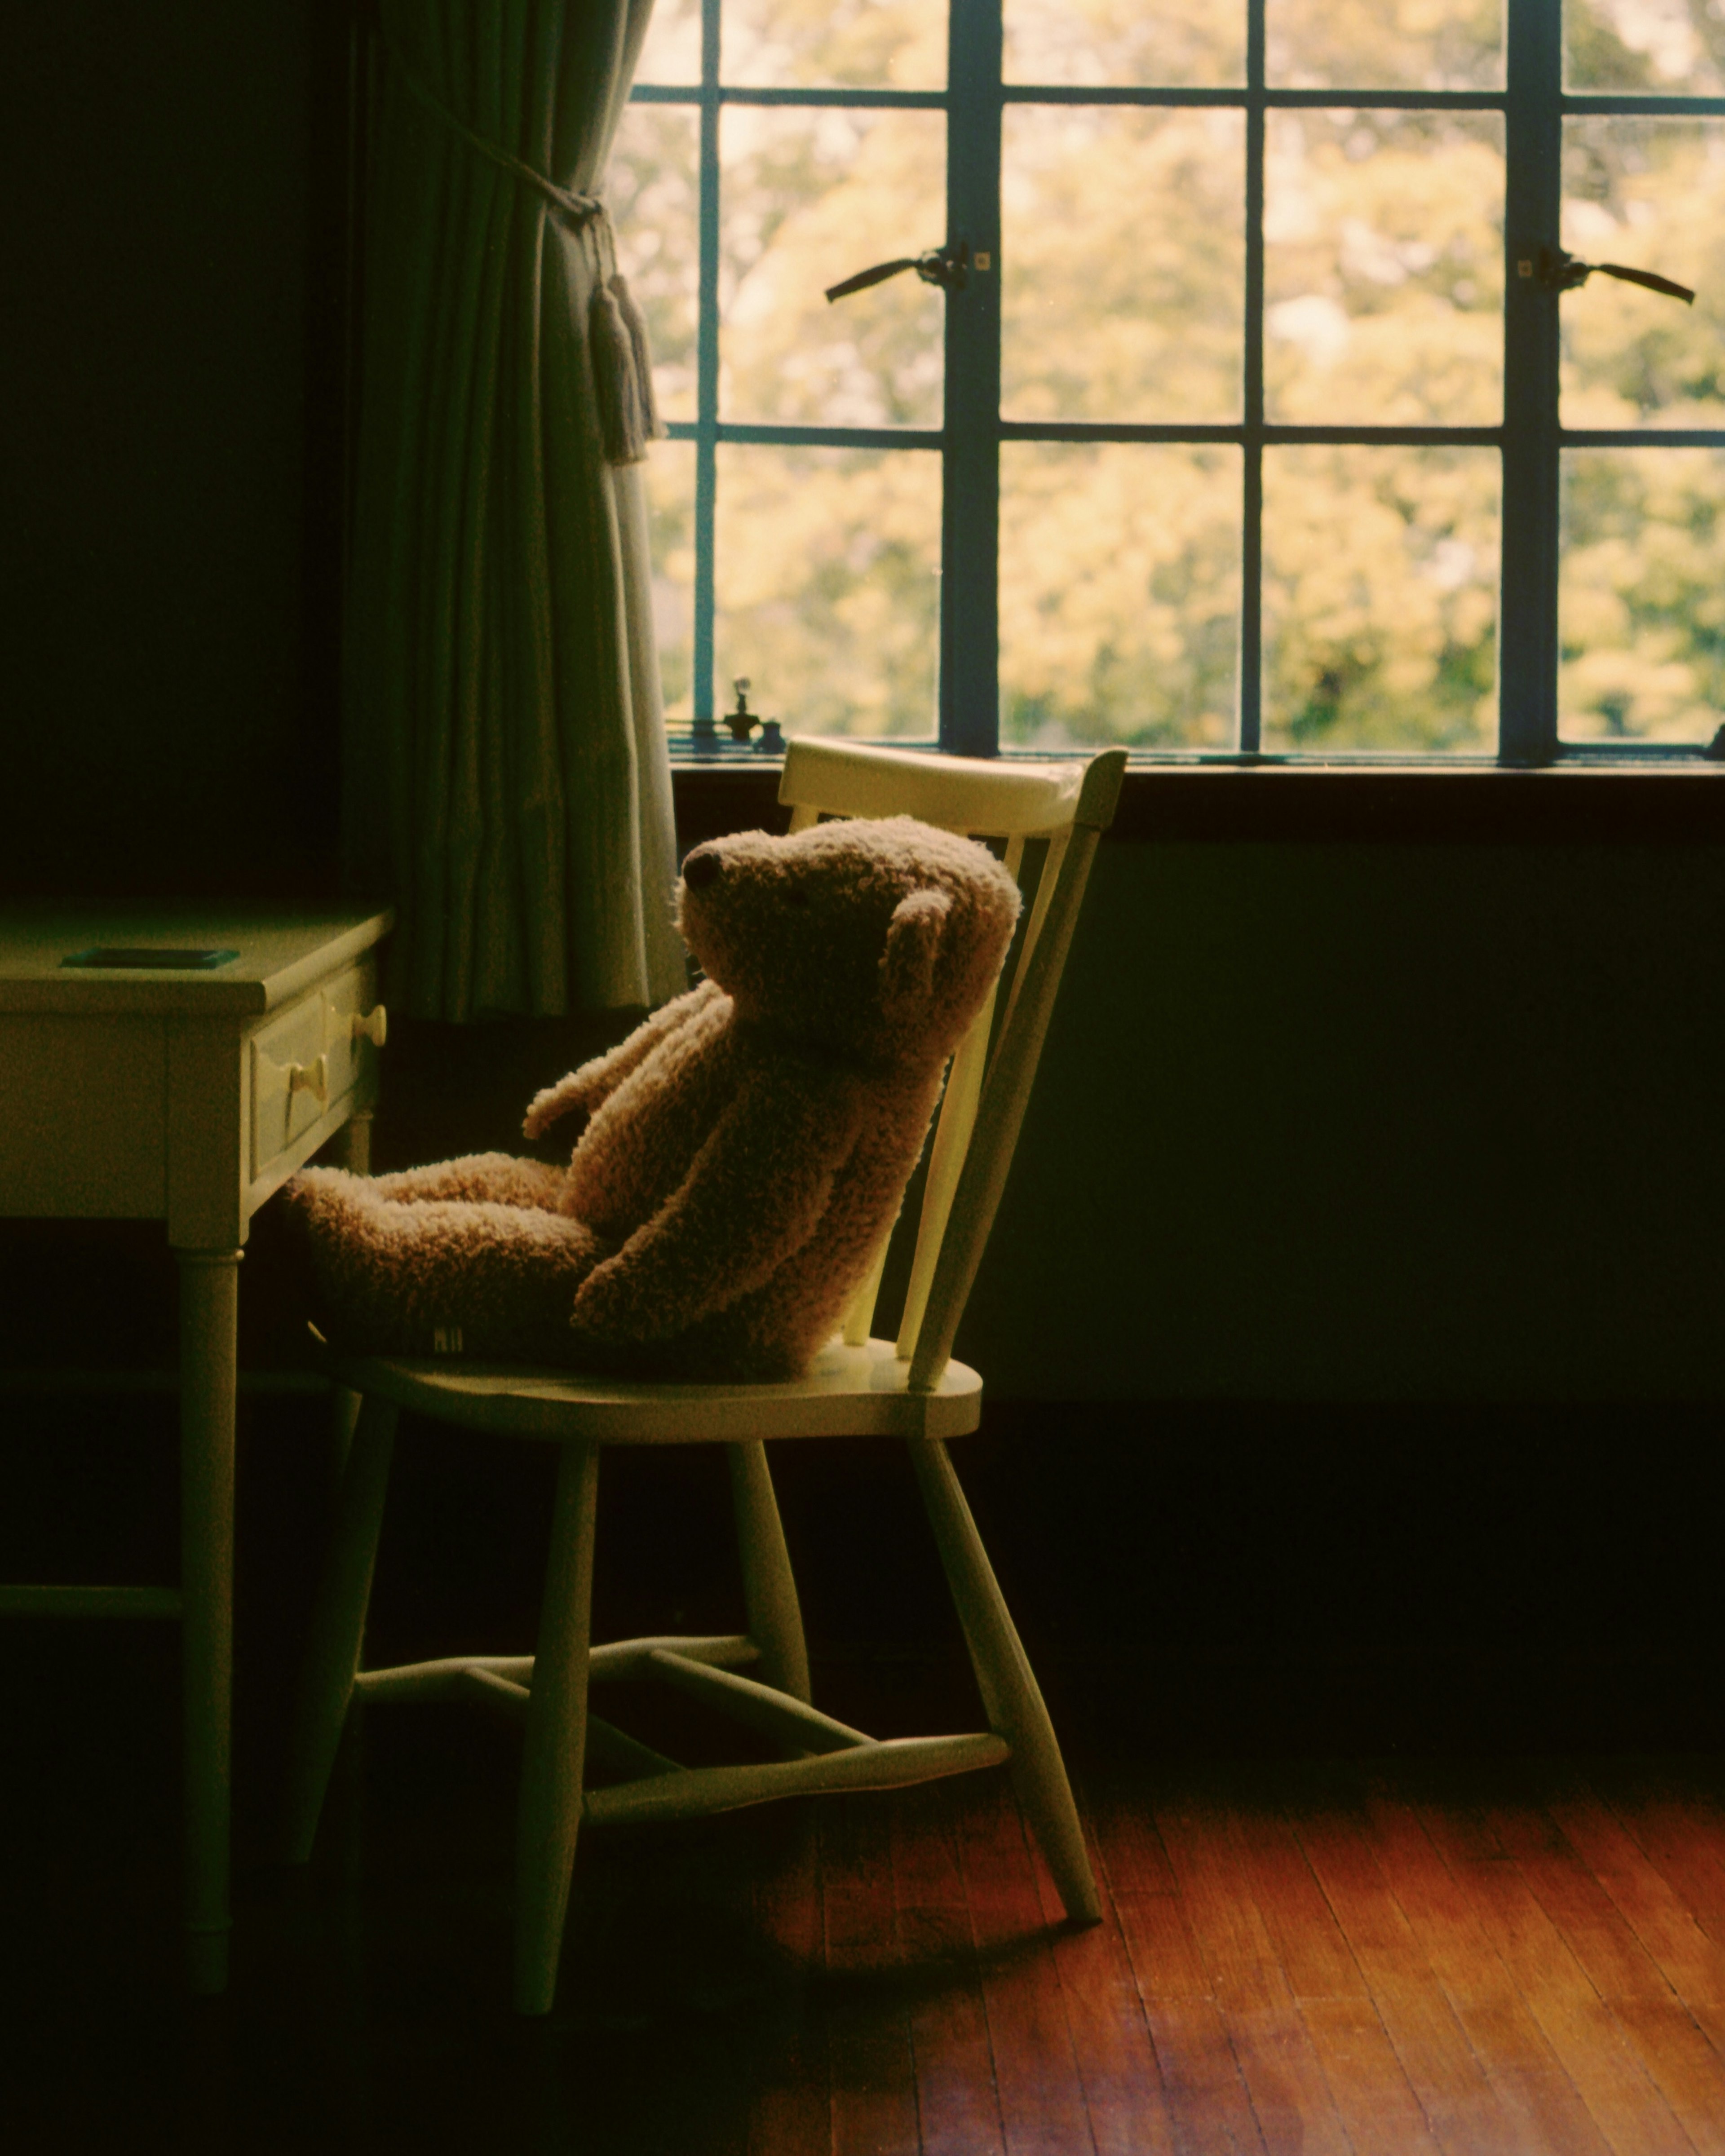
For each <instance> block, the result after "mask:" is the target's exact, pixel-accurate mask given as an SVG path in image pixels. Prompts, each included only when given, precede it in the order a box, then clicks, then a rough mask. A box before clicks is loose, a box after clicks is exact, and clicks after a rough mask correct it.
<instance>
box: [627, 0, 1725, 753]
mask: <svg viewBox="0 0 1725 2156" xmlns="http://www.w3.org/2000/svg"><path fill="white" fill-rule="evenodd" d="M609 185H610V192H611V195H612V199H613V203H614V208H615V210H616V213H617V218H618V223H619V250H620V253H621V255H622V259H623V264H624V268H625V269H626V270H627V271H628V272H629V275H630V278H631V280H632V282H633V283H634V286H635V288H636V290H637V291H638V293H639V295H640V297H641V298H642V300H643V301H644V305H645V306H646V309H647V311H648V314H649V321H650V322H651V325H652V327H653V331H654V336H655V350H656V352H657V354H658V358H659V381H660V397H661V403H662V405H663V407H664V409H665V415H666V417H667V418H668V420H669V422H670V432H671V435H672V440H671V442H670V443H669V444H661V445H660V448H659V449H658V450H656V451H655V459H654V462H653V465H651V467H650V468H649V487H650V488H651V490H652V498H653V508H654V516H655V533H656V539H655V547H656V557H657V571H658V578H659V586H658V589H659V599H660V631H661V644H662V648H663V651H664V654H665V670H666V686H667V699H668V707H669V709H670V712H671V716H672V724H673V726H674V727H675V729H677V730H678V731H679V733H680V736H681V737H682V738H683V739H684V740H685V742H686V738H687V731H688V729H690V728H691V726H700V725H711V722H712V721H713V719H714V716H715V715H716V714H721V713H722V711H723V708H724V706H725V704H726V702H728V701H730V684H731V683H732V680H734V679H736V678H737V677H739V676H742V677H747V679H748V680H749V681H750V683H751V685H752V704H753V705H754V706H755V707H756V708H757V709H759V710H762V711H765V712H767V713H768V714H769V715H772V716H778V717H780V718H782V719H783V721H785V723H786V724H787V725H788V726H793V727H795V728H796V729H797V730H798V731H847V732H853V733H858V734H865V735H874V736H879V737H895V738H898V739H901V740H906V741H923V742H933V741H935V740H938V741H939V742H940V743H941V744H942V746H943V747H947V748H948V749H951V750H953V751H955V752H966V753H972V754H977V753H981V754H988V753H993V752H996V751H997V750H999V751H1000V752H1007V753H1011V752H1025V751H1029V752H1040V753H1047V752H1049V751H1050V750H1051V749H1052V750H1058V749H1062V748H1067V747H1071V748H1077V747H1088V746H1091V745H1093V744H1095V743H1097V742H1110V741H1119V742H1124V743H1126V744H1127V746H1129V747H1132V748H1133V749H1134V750H1137V751H1142V752H1151V753H1158V752H1159V753H1163V754H1168V753H1172V754H1176V755H1179V756H1183V757H1192V756H1199V757H1203V756H1239V755H1240V754H1242V753H1244V754H1246V755H1260V756H1275V757H1290V758H1299V757H1309V756H1313V755H1322V756H1323V757H1327V758H1333V757H1337V756H1344V757H1347V756H1362V757H1371V756H1389V757H1399V758H1405V757H1445V758H1450V759H1458V758H1467V757H1473V758H1476V759H1477V758H1489V757H1494V756H1501V757H1503V758H1504V759H1506V760H1507V761H1511V762H1548V761H1550V760H1552V759H1553V758H1554V757H1559V756H1566V755H1567V756H1576V755H1589V756H1602V755H1603V756H1609V757H1640V758H1642V759H1645V758H1647V757H1660V756H1666V757H1669V756H1683V755H1692V754H1695V753H1696V752H1698V751H1700V750H1701V749H1702V748H1703V747H1706V745H1707V743H1708V742H1709V741H1710V740H1711V739H1712V736H1713V734H1714V732H1715V731H1716V729H1717V726H1718V723H1719V720H1720V718H1721V716H1722V713H1721V711H1720V708H1719V706H1720V705H1721V701H1722V694H1725V339H1722V336H1721V331H1722V328H1725V0H1569V4H1568V5H1567V6H1564V7H1560V6H1559V5H1558V0H950V11H949V13H947V12H946V11H943V10H942V9H941V8H939V7H938V6H937V5H936V4H934V0H660V11H659V16H658V18H657V19H656V20H655V24H654V26H653V28H652V31H651V33H650V34H649V43H648V46H647V49H646V51H645V53H644V56H643V61H642V65H641V68H640V69H639V79H638V81H637V85H636V88H635V90H634V100H633V102H632V104H631V106H630V110H629V113H628V114H627V115H626V116H625V119H624V125H623V127H622V129H621V130H620V131H619V143H618V148H617V151H616V154H615V157H614V161H613V168H612V174H611V178H610V182H609ZM942 246H945V247H946V248H947V249H948V250H956V249H959V248H960V247H963V249H965V250H966V257H967V259H965V262H964V264H963V277H964V281H963V288H962V289H961V290H952V291H950V292H948V291H945V290H942V289H941V287H940V286H939V285H937V284H935V283H932V282H927V281H924V280H922V277H921V276H920V275H909V274H906V275H896V276H894V277H892V278H891V279H889V280H886V281H883V282H881V283H879V284H876V285H873V286H871V287H870V288H869V289H868V290H862V291H859V292H856V293H855V294H853V295H850V296H848V297H845V298H842V299H840V300H838V301H836V302H835V303H833V304H831V305H829V303H828V302H827V301H826V300H825V299H824V296H823V294H824V288H825V287H827V286H828V285H832V284H834V283H836V282H838V281H839V280H841V279H844V278H845V277H847V276H849V275H851V274H853V273H855V272H857V271H860V270H862V269H866V268H868V267H870V265H871V264H876V263H879V262H883V261H886V260H889V259H894V258H904V257H911V256H916V255H921V254H924V253H925V252H926V251H929V250H934V249H938V248H941V247H942ZM1572 258H1573V259H1572ZM1601 263H1608V264H1616V265H1621V266H1627V267H1629V268H1631V269H1640V270H1643V271H1649V272H1652V273H1655V274H1656V275H1657V276H1661V277H1663V278H1664V279H1666V280H1668V281H1675V282H1676V283H1677V284H1679V285H1687V286H1694V287H1697V288H1698V296H1697V299H1696V300H1695V303H1694V305H1693V306H1692V307H1690V306H1687V305H1685V304H1684V303H1683V302H1682V301H1681V299H1680V298H1676V297H1674V296H1672V295H1671V294H1669V293H1667V292H1664V291H1661V290H1656V289H1652V288H1651V287H1649V286H1648V285H1645V284H1637V283H1635V282H1631V281H1626V280H1621V279H1619V278H1615V277H1613V276H1612V275H1609V274H1607V273H1605V272H1604V271H1598V270H1596V271H1595V274H1594V275H1590V276H1589V277H1588V278H1587V279H1586V280H1585V281H1584V282H1580V283H1577V282H1575V281H1574V280H1576V279H1577V278H1579V275H1580V271H1581V265H1582V264H1595V265H1597V264H1601ZM1566 277H1567V279H1568V280H1569V286H1568V289H1566V290H1562V292H1561V296H1560V292H1559V288H1560V287H1561V286H1563V284H1564V280H1565V279H1566Z"/></svg>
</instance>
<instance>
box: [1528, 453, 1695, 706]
mask: <svg viewBox="0 0 1725 2156" xmlns="http://www.w3.org/2000/svg"><path fill="white" fill-rule="evenodd" d="M1562 544H1563V553H1562V566H1561V567H1560V569H1559V571H1558V637H1559V640H1560V642H1561V644H1562V657H1561V661H1560V663H1559V665H1558V731H1559V733H1560V734H1561V736H1562V737H1563V739H1564V740H1565V741H1571V742H1616V741H1650V742H1705V741H1710V740H1711V739H1712V736H1713V733H1714V731H1715V730H1716V729H1717V726H1718V725H1719V722H1720V720H1721V718H1722V717H1725V710H1722V705H1725V454H1722V453H1721V452H1720V451H1719V450H1717V449H1572V450H1568V451H1567V452H1566V453H1565V454H1564V457H1563V542H1562Z"/></svg>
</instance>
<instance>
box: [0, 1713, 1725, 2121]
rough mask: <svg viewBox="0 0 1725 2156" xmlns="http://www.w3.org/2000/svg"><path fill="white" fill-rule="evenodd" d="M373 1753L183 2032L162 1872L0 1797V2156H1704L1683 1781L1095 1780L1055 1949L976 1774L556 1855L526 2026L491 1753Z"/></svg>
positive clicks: (1706, 1972) (1695, 1813)
mask: <svg viewBox="0 0 1725 2156" xmlns="http://www.w3.org/2000/svg"><path fill="white" fill-rule="evenodd" d="M428 1715H429V1711H428ZM425 1726H426V1727H429V1729H430V1732H431V1733H430V1734H429V1735H428V1736H424V1737H422V1738H412V1739H409V1738H407V1737H404V1736H403V1735H399V1734H398V1733H396V1732H397V1731H398V1728H399V1729H405V1728H406V1727H408V1722H406V1721H405V1720H403V1722H400V1723H394V1722H385V1721H384V1720H383V1719H382V1717H380V1718H379V1721H378V1726H377V1727H376V1728H375V1729H374V1730H373V1731H372V1733H371V1735H370V1736H368V1738H367V1749H366V1757H365V1760H364V1762H363V1765H362V1784H363V1804H362V1805H358V1806H357V1809H356V1813H355V1819H356V1820H357V1825H356V1827H355V1831H356V1832H357V1835H358V1838H359V1845H360V1849H359V1853H360V1861H359V1864H358V1867H357V1872H356V1873H355V1874H354V1875H353V1876H348V1873H347V1867H346V1860H345V1857H344V1855H343V1851H342V1850H341V1846H340V1845H339V1844H340V1842H341V1836H340V1835H333V1836H332V1837H331V1845H330V1846H328V1847H326V1848H325V1849H324V1850H322V1851H321V1852H320V1855H319V1857H318V1860H317V1861H316V1864H315V1865H314V1866H313V1869H312V1871H311V1874H310V1875H309V1876H307V1875H288V1874H284V1873H281V1872H280V1871H271V1870H269V1869H268V1868H266V1867H264V1866H261V1865H259V1864H254V1863H248V1864H246V1865H244V1866H242V1870H241V1873H240V1877H239V1928H238V1931H237V1933H236V1938H235V1984H234V1990H233V1992H232V1994H231V1995H230V1996H229V1997H228V1999H227V2000H225V2001H223V2002H203V2003H202V2004H198V2005H193V2004H192V2003H190V2002H187V2001H186V2000H184V1999H182V1998H181V1996H180V1994H179V1993H178V1991H177V1986H176V1984H175V1982H174V1964H173V1945H174V1941H173V1933H172V1917H173V1898H174V1877H173V1871H172V1857H171V1851H163V1850H162V1848H160V1847H159V1845H158V1843H159V1839H160V1838H159V1837H157V1835H154V1833H153V1832H151V1831H143V1830H140V1831H138V1832H135V1833H126V1834H121V1835H115V1836H114V1837H112V1840H111V1843H110V1845H106V1846H105V1845H104V1844H103V1842H102V1840H101V1837H100V1834H99V1833H97V1832H95V1828H96V1827H97V1826H98V1825H99V1821H100V1812H101V1805H100V1802H99V1800H98V1797H97V1794H95V1792H93V1791H91V1790H90V1789H82V1790H81V1791H80V1790H79V1789H74V1788H73V1787H71V1786H70V1785H68V1787H67V1789H65V1790H64V1792H63V1793H62V1795H63V1798H64V1802H63V1803H62V1804H60V1805H59V1807H58V1808H54V1807H49V1808H47V1809H44V1808H43V1807H42V1805H41V1804H40V1801H39V1796H38V1797H37V1798H33V1799H31V1800H30V1804H23V1803H22V1801H21V1799H20V1798H19V1795H18V1791H17V1790H15V1789H14V1790H13V1791H11V1792H10V1793H9V1794H8V1795H7V1798H6V1809H5V1810H4V1812H3V1814H0V1827H3V1829H4V1830H5V1833H6V1835H7V1837H8V1845H10V1846H12V1847H13V1848H14V1849H18V1848H22V1847H26V1846H28V1847H31V1848H32V1850H33V1861H32V1863H31V1864H30V1865H29V1866H28V1867H27V1868H26V1869H25V1870H24V1871H23V1872H22V1873H21V1874H20V1876H19V1877H18V1881H17V1891H16V1892H15V1894H14V1895H13V1898H12V1900H11V1901H10V1902H9V1903H8V1912H7V1914H8V1952H9V1955H10V1960H11V1969H12V1982H11V1984H10V1988H9V1993H8V1999H7V2001H6V2005H7V2009H8V2010H7V2012H6V2013H5V2015H3V2016H0V2145H3V2146H4V2148H5V2149H6V2151H7V2156H38V2152H41V2156H49V2152H53V2156H84V2152H85V2151H90V2152H95V2156H109V2152H112V2156H151V2152H155V2151H158V2150H159V2151H163V2152H171V2156H234V2152H238V2156H295V2152H300V2151H311V2150H316V2151H317V2152H318V2156H326V2152H329V2156H342V2152H347V2151H350V2150H351V2151H354V2152H359V2151H364V2152H366V2156H393V2152H394V2151H397V2150H400V2151H403V2152H407V2151H413V2156H437V2152H439V2151H441V2150H443V2149H444V2148H449V2149H461V2150H463V2151H470V2150H473V2149H475V2148H485V2150H486V2151H487V2152H488V2156H490V2152H492V2151H495V2152H499V2156H514V2152H516V2151H521V2152H522V2156H575V2152H580V2156H661V2152H662V2156H850V2152H858V2156H860V2152H864V2151H866V2152H869V2156H875V2152H880V2151H897V2152H901V2153H902V2156H1295V2152H1299V2156H1702V2152H1706V2151H1709V2150H1718V2151H1720V2152H1721V2156H1725V1801H1722V1799H1725V1759H1722V1758H1717V1757H1712V1756H1707V1757H1697V1756H1694V1755H1690V1756H1686V1757H1679V1756H1666V1757H1662V1758H1639V1759H1635V1758H1627V1759H1626V1758H1604V1759H1599V1760H1596V1761H1591V1762H1590V1761H1589V1760H1587V1759H1584V1758H1552V1759H1549V1760H1543V1761H1542V1760H1532V1761H1526V1760H1523V1761H1514V1760H1502V1761H1499V1760H1490V1759H1482V1758H1467V1759H1457V1760H1453V1761H1448V1762H1445V1761H1442V1760H1436V1761H1432V1760H1428V1761H1424V1762H1420V1763H1399V1762H1396V1761H1387V1762H1386V1761H1377V1762H1370V1761H1368V1762H1359V1761H1353V1762H1348V1761H1343V1762H1339V1763H1321V1762H1320V1763H1312V1762H1299V1761H1291V1760H1282V1761H1278V1760H1274V1759H1271V1760H1258V1761H1255V1762H1250V1763H1240V1762H1235V1763H1231V1764H1216V1763H1208V1764H1207V1763H1202V1762H1197V1763H1178V1762H1172V1761H1167V1760H1161V1761H1156V1762H1153V1763H1146V1762H1143V1761H1142V1760H1138V1759H1135V1758H1131V1757H1127V1756H1122V1757H1098V1758H1091V1759H1090V1760H1088V1761H1086V1762H1084V1763H1081V1767H1080V1768H1079V1771H1078V1773H1077V1775H1076V1781H1077V1786H1078V1794H1079V1797H1080V1804H1081V1812H1082V1815H1083V1818H1084V1821H1085V1827H1086V1835H1087V1836H1088V1838H1089V1845H1090V1848H1091V1856H1092V1861H1093V1863H1094V1866H1095V1868H1096V1876H1097V1879H1098V1881H1099V1885H1100V1886H1101V1898H1102V1921H1101V1922H1100V1923H1099V1924H1096V1925H1094V1926H1089V1927H1083V1926H1075V1925H1072V1924H1070V1923H1068V1922H1065V1920H1064V1918H1063V1917H1062V1915H1061V1912H1060V1904H1059V1901H1058V1897H1056V1896H1055V1892H1054V1888H1053V1885H1052V1881H1051V1880H1050V1876H1049V1874H1048V1871H1047V1867H1046V1866H1045V1863H1044V1862H1043V1861H1042V1859H1041V1856H1040V1853H1039V1852H1038V1851H1037V1850H1036V1848H1035V1846H1034V1842H1033V1840H1032V1839H1031V1838H1030V1836H1029V1835H1028V1833H1027V1831H1026V1829H1025V1825H1024V1820H1023V1817H1022V1816H1021V1814H1020V1812H1019V1806H1018V1804H1017V1802H1016V1800H1015V1799H1014V1795H1013V1792H1012V1788H1011V1784H1010V1782H1009V1779H1007V1778H1006V1777H1005V1776H1004V1775H1003V1774H998V1773H989V1774H978V1775H973V1776H968V1777H964V1778H960V1779H954V1780H952V1781H949V1782H945V1783H940V1784H932V1785H930V1786H927V1787H926V1788H923V1789H914V1790H906V1791H900V1792H896V1793H885V1794H872V1795H862V1796H855V1797H847V1798H844V1799H829V1800H825V1801H824V1802H803V1803H799V1804H792V1805H785V1806H779V1807H771V1808H762V1809H760V1810H758V1811H754V1812H748V1813H743V1814H739V1815H732V1817H730V1818H728V1819H721V1820H707V1821H701V1822H695V1823H691V1825H688V1826H687V1827H681V1828H673V1829H669V1830H663V1831H657V1832H655V1831H652V1830H617V1831H616V1832H614V1833H613V1834H611V1835H601V1834H593V1835H588V1836H586V1837H584V1838H583V1840H582V1842H581V1844H580V1845H579V1849H578V1857H577V1866H576V1881H575V1892H574V1896H573V1900H572V1917H571V1930H570V1935H569V1939H568V1943H567V1950H566V1955H565V1961H564V1967H563V1973H562V1984H561V1988H560V1991H559V1996H558V2001H557V2009H556V2011H555V2012H554V2013H553V2014H552V2015H551V2016H550V2017H549V2018H548V2019H547V2020H546V2021H544V2022H542V2023H538V2024H523V2023H521V2022H518V2021H517V2020H515V2019H514V2017H513V2016H512V2015H511V2014H510V2012H509V2010H508V2005H507V1988H508V1968H509V1952H508V1943H509V1942H508V1933H509V1863H508V1847H509V1836H510V1810H511V1774H510V1768H511V1752H510V1748H509V1745H508V1743H507V1742H506V1740H505V1739H504V1738H501V1737H499V1736H496V1735H495V1734H493V1733H492V1732H491V1727H490V1724H489V1723H487V1724H485V1725H483V1727H482V1728H481V1727H477V1726H475V1725H471V1724H470V1723H469V1722H466V1721H465V1720H463V1719H462V1718H461V1717H458V1716H456V1715H455V1714H454V1713H453V1712H451V1713H450V1714H449V1716H448V1717H445V1718H444V1720H442V1721H441V1722H439V1721H438V1720H437V1719H436V1717H429V1719H428V1722H427V1724H426V1725H425ZM41 1786H42V1785H41V1784H37V1785H36V1787H37V1789H38V1791H39V1790H40V1788H41ZM32 1807H33V1809H32ZM27 1814H28V1816H27ZM162 1815H163V1816H164V1817H171V1807H170V1806H167V1805H166V1804H165V1805H164V1806H163V1807H162ZM27 1830H28V1831H27ZM32 1835H33V1837H34V1840H31V1838H30V1837H31V1836H32ZM93 1850H94V1851H95V1855H94V1856H92V1855H91V1853H90V1852H91V1851H93Z"/></svg>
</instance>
